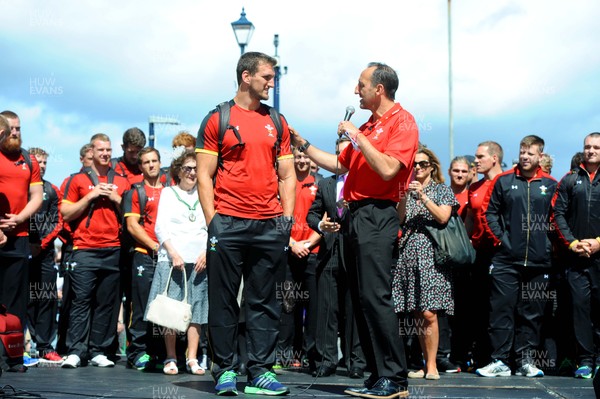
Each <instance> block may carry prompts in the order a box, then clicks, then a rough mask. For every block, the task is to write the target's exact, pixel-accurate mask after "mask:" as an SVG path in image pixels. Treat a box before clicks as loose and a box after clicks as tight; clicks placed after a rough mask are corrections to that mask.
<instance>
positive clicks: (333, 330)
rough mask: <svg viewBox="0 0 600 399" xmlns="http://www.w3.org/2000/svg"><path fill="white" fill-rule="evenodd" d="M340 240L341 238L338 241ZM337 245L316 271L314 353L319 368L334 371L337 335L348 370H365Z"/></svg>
mask: <svg viewBox="0 0 600 399" xmlns="http://www.w3.org/2000/svg"><path fill="white" fill-rule="evenodd" d="M340 239H341V237H340ZM341 256H342V254H341V253H340V246H339V242H338V241H336V243H335V244H334V246H333V248H332V253H331V257H330V258H329V259H328V260H327V262H326V264H324V265H322V266H319V267H318V269H317V297H318V306H317V312H318V313H317V336H316V340H317V352H318V357H319V360H320V362H321V365H322V367H337V364H338V346H337V341H338V334H339V336H340V339H341V347H342V352H343V354H344V357H345V360H346V367H347V369H348V370H351V369H353V368H358V369H361V370H364V369H365V368H366V361H365V355H364V354H363V352H362V348H361V346H360V341H359V339H358V331H357V327H356V319H355V317H354V313H353V310H352V300H351V298H350V290H349V289H348V274H347V272H346V269H345V267H344V266H343V264H342V262H341V259H340V258H341Z"/></svg>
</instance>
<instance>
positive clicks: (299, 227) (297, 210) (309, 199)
mask: <svg viewBox="0 0 600 399" xmlns="http://www.w3.org/2000/svg"><path fill="white" fill-rule="evenodd" d="M316 196H317V185H316V184H315V178H314V176H312V175H308V177H306V179H304V180H303V181H296V206H295V207H294V220H295V223H294V225H293V226H292V231H291V234H290V236H291V238H292V240H294V241H303V240H308V238H309V237H310V236H311V235H312V233H313V230H312V229H311V228H310V227H309V226H308V223H307V221H306V216H307V215H308V211H309V210H310V206H311V205H312V203H313V201H314V200H315V197H316ZM310 251H311V252H313V253H317V252H319V246H318V245H316V246H315V247H314V248H312V249H311V250H310Z"/></svg>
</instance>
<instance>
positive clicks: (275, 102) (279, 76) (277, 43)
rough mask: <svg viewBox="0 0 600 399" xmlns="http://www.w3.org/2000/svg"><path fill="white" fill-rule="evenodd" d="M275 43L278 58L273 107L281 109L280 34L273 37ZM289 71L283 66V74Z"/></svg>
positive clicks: (276, 57)
mask: <svg viewBox="0 0 600 399" xmlns="http://www.w3.org/2000/svg"><path fill="white" fill-rule="evenodd" d="M273 45H275V59H276V60H277V65H275V84H274V87H273V91H274V94H273V108H275V109H276V110H277V111H279V79H280V78H281V75H282V73H281V65H280V64H281V63H280V62H279V55H278V54H277V47H279V35H278V34H275V36H274V38H273ZM286 73H287V67H286V66H284V67H283V75H285V74H286Z"/></svg>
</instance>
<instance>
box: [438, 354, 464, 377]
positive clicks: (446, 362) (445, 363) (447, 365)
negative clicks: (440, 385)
mask: <svg viewBox="0 0 600 399" xmlns="http://www.w3.org/2000/svg"><path fill="white" fill-rule="evenodd" d="M436 363H437V369H438V371H441V372H445V373H460V371H461V370H460V366H458V365H456V364H454V363H452V362H451V361H450V359H448V358H447V357H445V358H442V359H437V361H436Z"/></svg>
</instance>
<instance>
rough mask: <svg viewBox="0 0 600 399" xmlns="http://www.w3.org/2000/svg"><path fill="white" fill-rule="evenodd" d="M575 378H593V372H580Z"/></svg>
mask: <svg viewBox="0 0 600 399" xmlns="http://www.w3.org/2000/svg"><path fill="white" fill-rule="evenodd" d="M575 378H583V379H586V380H589V379H590V378H592V373H590V374H579V375H576V376H575Z"/></svg>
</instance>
